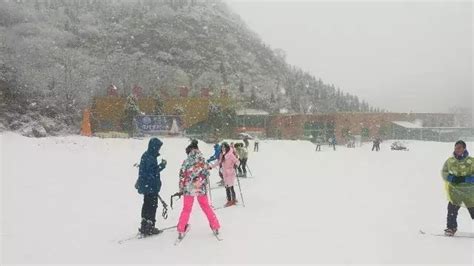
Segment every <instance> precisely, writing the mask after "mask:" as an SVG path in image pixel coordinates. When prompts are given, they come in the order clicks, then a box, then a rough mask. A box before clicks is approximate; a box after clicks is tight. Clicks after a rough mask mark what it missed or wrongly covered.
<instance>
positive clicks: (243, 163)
mask: <svg viewBox="0 0 474 266" xmlns="http://www.w3.org/2000/svg"><path fill="white" fill-rule="evenodd" d="M235 149H236V150H237V155H239V161H240V165H239V168H237V170H238V171H239V177H247V160H248V158H249V153H248V151H247V148H245V147H244V144H243V143H237V144H235Z"/></svg>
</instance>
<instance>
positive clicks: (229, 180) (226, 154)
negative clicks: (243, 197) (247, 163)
mask: <svg viewBox="0 0 474 266" xmlns="http://www.w3.org/2000/svg"><path fill="white" fill-rule="evenodd" d="M238 162H239V160H238V159H237V157H236V156H235V155H234V152H233V150H232V148H231V146H230V145H229V144H228V143H227V142H224V143H222V151H221V156H220V158H219V161H218V162H217V163H215V164H214V165H211V167H210V168H214V167H220V168H222V174H223V176H224V185H225V192H226V196H227V203H226V204H225V205H224V206H225V207H229V206H232V205H235V204H236V203H237V199H236V197H235V190H234V182H235V178H236V176H235V166H238Z"/></svg>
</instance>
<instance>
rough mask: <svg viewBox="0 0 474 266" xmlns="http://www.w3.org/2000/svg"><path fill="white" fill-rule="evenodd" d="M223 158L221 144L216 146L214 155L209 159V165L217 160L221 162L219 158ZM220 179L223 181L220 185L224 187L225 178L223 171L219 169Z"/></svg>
mask: <svg viewBox="0 0 474 266" xmlns="http://www.w3.org/2000/svg"><path fill="white" fill-rule="evenodd" d="M220 156H221V145H219V143H216V144H214V154H213V155H212V156H211V157H210V158H209V159H207V163H211V162H213V161H215V160H219V157H220ZM219 177H220V178H221V181H219V182H218V183H219V185H220V186H223V185H224V176H223V175H222V169H219Z"/></svg>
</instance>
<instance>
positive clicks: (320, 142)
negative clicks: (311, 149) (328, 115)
mask: <svg viewBox="0 0 474 266" xmlns="http://www.w3.org/2000/svg"><path fill="white" fill-rule="evenodd" d="M315 143H316V151H321V144H322V143H323V140H322V139H321V137H317V138H316V140H315Z"/></svg>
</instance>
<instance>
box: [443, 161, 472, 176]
mask: <svg viewBox="0 0 474 266" xmlns="http://www.w3.org/2000/svg"><path fill="white" fill-rule="evenodd" d="M441 175H442V177H443V179H444V180H446V181H448V180H447V178H448V175H453V176H459V177H466V176H473V175H474V158H472V157H471V156H468V157H466V158H464V159H462V160H458V159H456V158H454V157H450V158H449V159H447V160H446V162H445V163H444V165H443V170H442V171H441Z"/></svg>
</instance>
